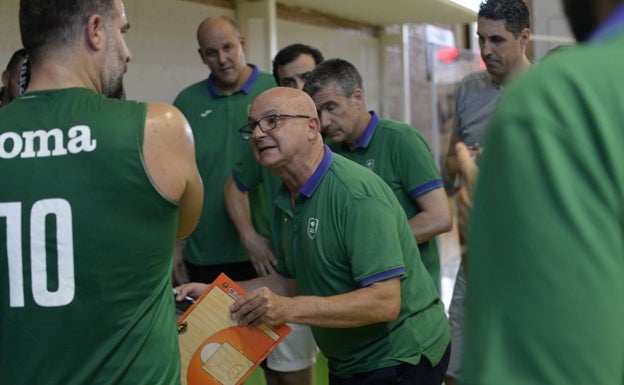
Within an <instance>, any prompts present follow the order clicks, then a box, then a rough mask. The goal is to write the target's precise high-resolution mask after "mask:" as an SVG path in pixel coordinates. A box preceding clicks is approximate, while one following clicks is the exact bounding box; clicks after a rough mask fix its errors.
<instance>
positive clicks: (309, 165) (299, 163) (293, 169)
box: [273, 140, 325, 199]
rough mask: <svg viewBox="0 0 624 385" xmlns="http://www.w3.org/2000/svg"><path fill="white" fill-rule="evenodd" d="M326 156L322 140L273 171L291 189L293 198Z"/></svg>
mask: <svg viewBox="0 0 624 385" xmlns="http://www.w3.org/2000/svg"><path fill="white" fill-rule="evenodd" d="M324 156H325V147H324V146H323V142H322V141H320V140H319V141H318V142H317V143H315V144H314V146H313V148H312V149H311V150H310V151H309V152H306V153H303V152H299V153H298V154H297V158H295V159H293V160H291V161H289V162H288V164H285V165H284V166H283V167H280V168H277V169H273V172H274V173H275V174H277V176H278V177H279V178H280V179H281V180H282V181H283V182H284V184H285V185H286V187H288V190H289V191H290V197H291V199H294V197H295V196H297V194H298V193H299V191H301V189H302V188H303V186H305V184H306V183H307V182H308V181H309V180H310V178H311V177H312V175H313V174H314V172H315V171H316V169H317V168H318V167H319V165H320V164H321V162H322V161H323V157H324Z"/></svg>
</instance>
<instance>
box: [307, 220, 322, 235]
mask: <svg viewBox="0 0 624 385" xmlns="http://www.w3.org/2000/svg"><path fill="white" fill-rule="evenodd" d="M318 225H319V220H318V219H316V218H308V237H310V239H314V237H316V233H317V231H318Z"/></svg>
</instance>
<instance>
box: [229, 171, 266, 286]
mask: <svg viewBox="0 0 624 385" xmlns="http://www.w3.org/2000/svg"><path fill="white" fill-rule="evenodd" d="M223 193H224V198H225V207H226V209H227V212H228V215H229V216H230V219H231V220H232V223H234V226H235V227H236V230H237V231H238V235H239V237H240V240H241V243H242V244H243V246H244V247H245V249H246V250H247V254H248V255H249V260H250V261H251V263H252V265H253V267H254V269H255V270H256V273H258V275H260V276H263V275H268V274H271V273H273V272H275V268H274V266H275V264H276V263H277V260H276V259H275V255H273V251H272V250H271V241H270V240H269V239H268V238H266V237H263V236H262V235H260V234H258V233H257V232H256V229H255V227H254V225H253V222H252V220H251V208H250V206H249V195H248V193H247V192H245V191H241V190H240V189H239V188H238V186H237V185H236V182H234V178H233V177H232V175H230V176H229V177H228V178H227V180H226V181H225V186H224V188H223Z"/></svg>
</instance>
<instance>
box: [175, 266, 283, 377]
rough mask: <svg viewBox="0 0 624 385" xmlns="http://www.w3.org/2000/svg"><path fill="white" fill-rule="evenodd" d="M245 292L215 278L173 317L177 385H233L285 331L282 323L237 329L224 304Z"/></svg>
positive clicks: (271, 348) (234, 285)
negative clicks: (178, 365)
mask: <svg viewBox="0 0 624 385" xmlns="http://www.w3.org/2000/svg"><path fill="white" fill-rule="evenodd" d="M245 294H246V292H245V291H244V290H243V289H242V288H241V287H240V286H239V285H238V284H236V283H235V282H234V281H232V280H231V279H230V278H228V276H227V275H225V274H221V275H219V276H218V277H217V279H215V280H214V282H213V283H212V284H210V286H209V287H208V288H207V289H206V290H205V291H204V292H203V293H202V295H201V296H199V298H197V300H196V301H195V303H193V304H192V305H191V307H189V308H188V309H187V310H186V312H184V314H182V315H181V316H180V317H179V318H178V321H177V324H178V338H179V342H180V357H181V363H182V365H181V370H180V377H181V380H182V385H200V384H201V385H213V384H214V385H239V384H241V383H242V382H243V381H244V380H245V378H247V377H248V376H249V375H250V374H251V372H252V371H253V370H254V369H255V368H257V367H258V365H260V363H261V362H262V361H263V360H264V359H265V358H266V357H267V356H268V355H269V354H270V353H271V351H272V350H273V349H274V348H275V347H276V346H277V345H278V344H279V343H280V342H282V341H283V340H284V338H286V336H287V335H288V333H290V328H289V327H288V326H287V325H280V326H277V327H276V326H272V325H269V324H262V325H260V326H258V327H256V328H253V329H249V328H247V327H243V326H238V325H237V324H236V322H234V321H233V320H232V317H231V316H230V305H231V304H232V303H233V302H234V300H235V299H237V298H239V297H241V296H244V295H245Z"/></svg>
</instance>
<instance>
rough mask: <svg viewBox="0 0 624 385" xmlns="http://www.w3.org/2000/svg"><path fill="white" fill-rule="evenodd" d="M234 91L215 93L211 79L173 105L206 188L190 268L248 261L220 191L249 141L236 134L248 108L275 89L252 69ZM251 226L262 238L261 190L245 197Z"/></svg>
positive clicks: (189, 250) (189, 249) (188, 254)
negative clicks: (185, 128)
mask: <svg viewBox="0 0 624 385" xmlns="http://www.w3.org/2000/svg"><path fill="white" fill-rule="evenodd" d="M251 67H252V68H253V71H252V74H251V76H250V77H249V79H248V80H247V82H245V84H243V86H242V87H241V89H240V90H238V91H236V92H234V93H233V94H231V95H227V94H223V93H220V92H219V91H218V90H217V89H216V88H215V87H214V83H213V80H212V75H210V77H208V80H203V81H201V82H198V83H195V84H193V85H191V86H189V87H188V88H186V89H184V90H183V91H182V92H181V93H180V94H179V95H178V97H177V98H176V99H175V101H174V103H173V104H174V105H175V106H176V107H178V108H179V109H180V111H182V113H183V114H184V115H185V116H186V119H187V120H188V122H189V124H190V125H191V129H192V130H193V136H194V138H195V154H196V158H197V165H198V168H199V172H200V174H201V176H202V179H203V181H204V185H205V186H206V191H211V192H210V193H207V194H205V195H204V204H203V208H202V213H201V217H200V220H199V223H198V225H197V227H196V228H195V231H194V232H193V233H192V234H191V236H189V238H188V242H187V244H186V248H185V250H184V259H185V260H186V261H187V262H190V263H192V264H195V265H204V266H212V265H221V264H226V263H235V262H243V261H247V260H249V257H248V256H247V252H246V251H245V248H244V247H243V245H242V244H241V242H240V239H239V236H238V232H237V231H236V227H235V226H234V224H233V223H232V221H231V220H230V217H229V215H228V213H227V210H226V208H225V201H224V198H223V186H224V184H225V180H226V179H227V177H228V176H229V175H230V173H231V172H232V168H233V167H234V163H235V162H236V161H237V160H238V158H239V157H240V156H241V154H242V152H243V150H244V149H245V148H246V146H249V141H247V140H244V139H242V138H241V137H240V134H239V133H238V129H239V128H241V127H242V126H244V125H245V124H247V116H248V112H249V106H250V105H251V103H252V102H253V100H254V99H255V98H256V96H258V94H260V93H262V92H263V91H265V90H267V89H269V88H272V87H275V86H276V84H275V79H274V78H273V75H271V74H268V73H264V72H260V71H259V70H258V68H257V67H256V66H253V65H251ZM249 199H250V203H251V207H252V216H253V219H254V224H255V225H256V226H257V228H260V229H263V230H261V231H262V232H263V233H268V211H267V205H266V197H265V195H264V190H263V189H262V188H258V189H255V190H254V191H252V192H251V193H250V195H249Z"/></svg>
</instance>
